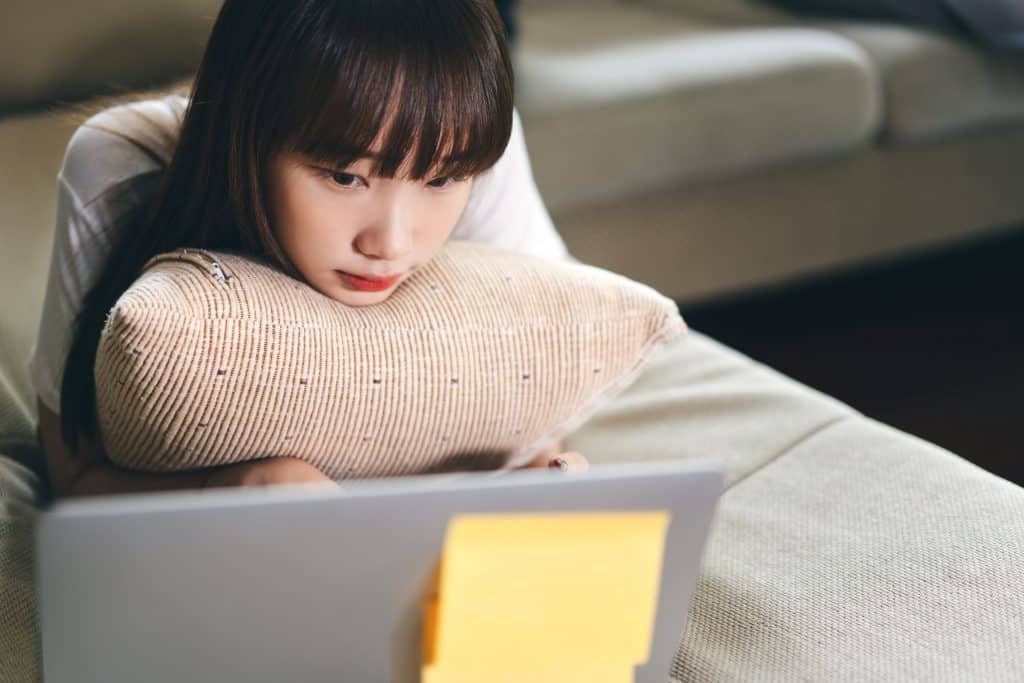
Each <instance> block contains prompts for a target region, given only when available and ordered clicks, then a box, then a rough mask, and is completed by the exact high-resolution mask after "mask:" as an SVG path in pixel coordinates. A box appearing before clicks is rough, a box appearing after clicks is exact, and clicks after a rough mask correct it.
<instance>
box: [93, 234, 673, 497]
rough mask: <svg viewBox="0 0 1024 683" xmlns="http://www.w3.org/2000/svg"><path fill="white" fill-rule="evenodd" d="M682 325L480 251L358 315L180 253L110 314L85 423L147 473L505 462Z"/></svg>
mask: <svg viewBox="0 0 1024 683" xmlns="http://www.w3.org/2000/svg"><path fill="white" fill-rule="evenodd" d="M685 329H686V327H685V325H684V323H683V321H682V319H681V318H680V316H679V312H678V310H677V308H676V306H675V304H674V303H673V302H672V301H671V300H669V299H667V298H665V297H664V296H662V295H660V294H658V293H657V292H655V291H654V290H652V289H651V288H649V287H647V286H645V285H642V284H639V283H637V282H634V281H632V280H629V279H627V278H625V277H622V276H620V275H616V274H614V273H610V272H608V271H605V270H601V269H599V268H595V267H592V266H587V265H582V264H575V263H566V262H555V261H548V260H545V259H541V258H538V257H532V256H526V255H524V254H521V253H518V252H512V251H507V250H503V249H498V248H496V247H491V246H487V245H482V244H478V243H471V242H455V241H453V242H449V243H447V244H446V245H445V247H444V248H443V249H442V250H441V251H440V252H439V253H438V254H437V255H436V256H435V257H434V258H433V259H432V260H431V261H430V262H428V263H427V264H426V265H425V266H423V267H422V268H420V269H419V270H418V271H416V272H414V273H413V274H412V275H411V276H409V278H408V279H407V280H406V281H405V282H403V283H402V284H401V285H399V287H398V288H397V289H396V290H395V291H394V292H393V293H392V295H391V296H390V297H389V298H388V299H387V300H385V301H384V302H382V303H380V304H376V305H373V306H365V307H351V306H347V305H345V304H342V303H339V302H337V301H335V300H333V299H331V298H329V297H327V296H324V295H323V294H321V293H319V292H318V291H316V290H315V289H313V288H312V287H310V286H308V285H306V284H304V283H301V282H299V281H298V280H295V279H293V278H291V277H289V276H287V275H285V274H284V273H283V272H281V271H280V270H278V269H276V268H274V267H272V266H270V265H268V264H266V263H265V262H262V261H259V260H256V259H254V258H250V257H244V256H241V255H237V254H232V253H227V252H209V251H199V250H194V249H181V250H178V251H176V252H170V253H167V254H161V255H158V256H155V257H154V258H153V259H151V260H150V261H149V262H148V263H147V264H146V266H145V267H144V269H143V272H142V274H141V275H140V277H139V278H138V280H136V282H135V283H134V284H133V285H132V286H131V287H130V288H129V289H128V290H127V291H126V292H125V293H124V294H123V295H122V296H121V298H120V299H119V300H118V301H117V303H116V304H115V305H114V307H113V308H112V309H111V312H110V315H109V316H108V318H107V322H106V325H105V326H104V330H103V333H102V336H101V339H100V344H99V349H98V355H97V358H96V365H95V380H96V398H97V412H98V417H99V424H100V430H101V436H102V440H103V443H104V446H105V447H106V450H107V453H108V454H109V456H110V458H111V460H112V461H113V462H114V463H116V464H118V465H121V466H123V467H126V468H130V469H138V470H147V471H152V472H159V471H169V470H184V469H193V468H201V467H208V466H215V465H222V464H227V463H236V462H241V461H245V460H250V459H255V458H262V457H267V456H294V457H298V458H302V459H304V460H306V461H308V462H310V463H311V464H313V465H315V466H316V467H318V468H319V469H320V470H321V471H323V472H324V473H325V474H327V475H328V476H330V477H332V478H334V479H346V478H367V477H381V476H394V475H404V474H418V473H427V472H437V471H444V470H451V469H492V468H513V467H518V466H520V465H522V464H525V463H526V462H527V461H529V460H530V459H532V458H533V457H534V456H535V455H536V454H537V453H538V452H540V450H542V449H544V448H546V447H547V446H548V445H550V444H551V443H552V442H553V441H554V440H556V439H559V438H561V437H562V436H564V435H565V434H567V433H568V432H570V431H571V430H573V429H574V428H575V427H577V426H578V425H579V424H580V423H581V422H583V421H584V420H585V419H586V418H587V417H588V416H590V415H591V414H592V413H593V412H594V411H595V410H596V409H597V408H598V407H599V405H600V404H601V402H602V401H604V400H605V399H607V398H609V397H610V396H612V395H614V394H615V393H617V392H618V391H619V390H621V389H622V388H624V387H625V386H626V384H628V383H629V382H630V381H631V380H632V379H633V378H634V377H635V375H636V373H637V372H638V370H639V369H640V367H641V366H642V365H643V363H644V362H645V361H646V359H647V358H648V356H649V355H650V354H651V352H652V350H653V349H654V348H655V347H657V346H658V345H659V344H661V343H663V342H665V341H667V340H669V339H671V338H673V337H676V336H678V335H681V334H683V333H684V332H685Z"/></svg>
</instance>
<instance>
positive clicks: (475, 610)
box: [422, 510, 670, 683]
mask: <svg viewBox="0 0 1024 683" xmlns="http://www.w3.org/2000/svg"><path fill="white" fill-rule="evenodd" d="M669 520H670V515H669V513H668V511H666V510H655V511H623V512H586V513H575V512H573V513H542V514H541V513H526V514H501V515H498V514H474V515H460V516H456V517H454V518H452V520H451V522H450V523H449V525H448V532H447V535H446V538H445V545H444V550H443V552H442V558H441V565H440V574H439V578H438V588H437V594H436V595H435V596H432V597H431V598H430V599H429V600H428V602H427V604H426V605H425V606H424V637H423V663H424V666H423V670H422V681H423V683H463V682H466V683H468V682H469V681H477V682H478V681H482V680H487V681H491V682H493V683H502V682H503V681H505V680H506V678H507V680H508V681H510V682H511V681H523V680H529V681H532V682H533V683H541V682H542V681H548V680H551V681H566V680H587V681H593V682H595V683H605V682H607V683H625V682H626V681H630V680H632V676H633V668H634V667H635V666H636V665H637V664H642V663H643V662H646V661H647V658H648V657H649V656H650V646H651V635H652V631H653V627H654V617H655V612H656V609H657V598H658V586H659V583H660V579H661V566H662V561H663V557H664V547H665V533H666V531H667V529H668V524H669Z"/></svg>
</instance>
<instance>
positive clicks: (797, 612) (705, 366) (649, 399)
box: [566, 332, 1024, 682]
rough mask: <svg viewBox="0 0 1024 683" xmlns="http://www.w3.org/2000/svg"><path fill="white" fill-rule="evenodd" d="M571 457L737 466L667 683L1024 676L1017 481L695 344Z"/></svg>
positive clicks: (605, 416)
mask: <svg viewBox="0 0 1024 683" xmlns="http://www.w3.org/2000/svg"><path fill="white" fill-rule="evenodd" d="M566 445H567V447H569V448H572V449H574V450H579V451H580V452H582V453H583V454H584V455H586V456H587V457H588V458H590V459H591V460H592V461H595V462H623V461H633V460H648V459H662V458H664V459H671V458H685V459H709V460H713V461H717V462H720V463H722V464H723V465H724V467H725V469H726V473H727V484H728V487H729V488H728V490H727V492H726V493H725V495H724V496H723V497H722V499H721V501H720V504H719V508H718V515H717V518H716V522H715V525H714V527H713V530H712V534H711V538H710V541H709V545H708V549H707V552H706V555H705V560H704V566H703V570H702V573H701V577H700V580H699V582H698V586H697V593H696V595H695V598H694V602H693V605H692V607H691V610H690V615H689V619H688V622H687V629H686V632H685V634H684V635H683V638H682V640H681V643H680V648H679V651H678V654H677V657H676V659H675V662H674V663H673V680H676V681H679V682H682V681H687V682H689V681H709V682H710V681H757V680H793V681H797V680H806V681H823V680H837V681H838V680H871V681H891V680H910V679H913V680H950V681H953V680H986V681H1018V680H1024V631H1022V630H1021V626H1020V624H1021V622H1020V615H1021V614H1024V572H1021V571H1020V567H1021V566H1022V563H1024V536H1022V532H1021V523H1020V520H1021V519H1024V491H1022V490H1021V489H1020V488H1019V487H1017V486H1015V485H1013V484H1011V483H1009V482H1007V481H1005V480H1003V479H1000V478H998V477H996V476H994V475H992V474H989V473H987V472H984V471H983V470H981V469H979V468H977V467H975V466H974V465H971V464H969V463H967V462H966V461H964V460H962V459H960V458H958V457H956V456H954V455H952V454H950V453H948V452H946V451H943V450H942V449H939V448H938V447H936V446H933V445H931V444H928V443H925V442H923V441H921V440H919V439H916V438H914V437H912V436H909V435H907V434H904V433H901V432H899V431H897V430H894V429H892V428H889V427H885V426H884V425H881V424H878V423H876V422H874V421H872V420H869V419H867V418H865V417H863V416H862V415H860V414H859V413H857V412H855V411H853V410H851V409H850V408H849V407H846V406H844V405H843V404H841V403H838V402H836V401H834V400H832V399H829V398H827V397H825V396H822V395H821V394H819V393H817V392H815V391H813V390H811V389H808V388H806V387H804V386H802V385H800V384H798V383H796V382H794V381H792V380H789V379H787V378H785V377H783V376H781V375H779V374H778V373H775V372H773V371H771V370H769V369H767V368H765V367H764V366H762V365H760V364H758V363H755V362H753V361H751V360H749V359H747V358H745V357H744V356H741V355H740V354H738V353H736V352H734V351H730V350H728V349H725V348H723V347H722V346H721V345H719V344H717V343H715V342H713V341H711V340H709V339H707V338H706V337H703V336H702V335H700V334H699V333H696V332H691V334H690V335H689V336H688V337H687V338H685V339H682V340H679V341H677V342H675V343H673V344H671V345H669V346H667V347H665V348H664V349H663V350H662V351H661V352H659V354H658V356H657V357H656V358H655V359H653V360H652V362H651V364H650V365H649V366H648V367H647V368H646V369H645V371H644V372H643V374H642V375H641V376H640V377H639V379H638V380H637V381H636V382H635V383H634V384H633V385H631V386H630V387H629V388H628V389H626V390H625V391H624V392H623V393H622V394H620V395H619V396H617V397H616V398H615V399H614V400H613V401H611V402H610V403H609V404H608V405H607V406H605V407H604V408H603V409H602V410H600V411H599V412H598V413H597V414H595V415H594V417H593V418H592V419H591V420H590V421H588V422H587V423H586V424H585V425H583V426H582V427H581V428H580V429H579V430H577V431H576V432H575V433H574V434H572V435H571V436H570V437H569V438H568V439H567V440H566ZM1014 653H1016V654H1014Z"/></svg>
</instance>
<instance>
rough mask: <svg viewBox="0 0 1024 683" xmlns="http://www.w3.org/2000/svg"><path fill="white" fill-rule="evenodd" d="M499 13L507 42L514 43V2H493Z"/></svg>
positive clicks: (498, 0) (507, 0)
mask: <svg viewBox="0 0 1024 683" xmlns="http://www.w3.org/2000/svg"><path fill="white" fill-rule="evenodd" d="M494 4H496V5H497V6H498V11H499V12H501V20H502V21H504V22H505V30H506V31H508V39H509V42H512V41H515V39H516V33H517V26H516V0H494Z"/></svg>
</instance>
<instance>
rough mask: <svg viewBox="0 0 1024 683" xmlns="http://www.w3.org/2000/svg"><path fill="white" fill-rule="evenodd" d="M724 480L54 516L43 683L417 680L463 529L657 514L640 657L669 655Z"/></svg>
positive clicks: (534, 481)
mask: <svg viewBox="0 0 1024 683" xmlns="http://www.w3.org/2000/svg"><path fill="white" fill-rule="evenodd" d="M721 489H722V474H721V472H720V470H719V469H718V468H717V467H716V466H712V465H702V464H693V463H681V462H672V463H666V462H657V463H630V464H615V465H593V466H591V468H590V469H589V470H588V471H586V472H572V473H568V474H566V473H561V472H558V471H553V470H551V471H548V470H529V471H517V472H514V473H512V474H507V473H506V474H496V473H465V474H457V475H444V474H442V475H430V476H421V477H405V478H392V479H380V480H364V481H353V482H345V483H344V484H343V486H342V488H341V490H337V489H335V488H333V487H322V488H321V487H291V486H281V487H271V488H265V489H215V490H207V491H185V492H164V493H152V494H126V495H119V496H109V497H102V498H88V499H77V500H66V501H58V502H57V503H56V504H55V505H54V506H53V507H52V508H50V509H48V510H46V511H44V512H43V513H42V514H41V516H40V518H39V523H38V527H37V536H36V538H37V563H36V572H37V587H38V588H37V589H38V591H39V612H40V627H41V632H42V651H43V670H44V676H45V680H46V681H48V682H50V683H63V682H64V681H76V682H77V681H86V680H95V681H105V682H108V683H128V682H132V683H135V682H136V681H154V682H155V681H175V682H178V681H219V682H222V683H229V682H233V681H239V682H242V681H245V682H246V683H255V682H258V681H268V682H271V681H273V682H275V683H277V682H279V681H282V680H288V681H292V682H294V683H301V682H304V681H310V682H312V681H318V682H319V681H327V680H333V681H359V682H369V681H417V680H418V678H419V667H420V648H419V639H420V626H421V614H422V609H421V608H422V597H423V594H424V590H425V587H426V584H427V582H428V581H429V580H430V578H431V575H432V573H433V571H434V568H435V566H436V562H437V558H438V556H439V553H440V551H441V549H442V546H443V543H444V537H445V531H446V527H447V524H448V521H449V519H450V518H451V517H452V515H453V514H457V513H473V512H481V513H493V512H510V513H512V512H541V511H552V512H554V511H601V510H626V511H628V510H652V509H663V510H668V511H669V512H670V514H671V521H670V524H669V527H668V531H667V535H666V539H665V553H664V560H663V566H662V573H661V584H660V589H659V593H658V595H659V597H658V608H657V613H656V618H655V625H654V631H653V639H652V644H651V657H650V659H649V660H648V662H647V663H646V664H645V665H642V666H640V667H637V670H636V679H635V680H636V681H638V682H651V683H654V682H657V683H664V681H665V680H667V678H668V672H669V668H670V665H671V662H672V660H673V657H674V655H675V651H676V648H677V647H678V643H679V639H680V636H681V633H682V630H683V625H684V622H685V618H686V613H687V610H688V608H689V604H690V601H691V598H692V596H693V591H694V587H695V584H696V577H697V572H698V570H699V567H700V562H701V557H702V553H703V548H704V545H705V541H706V538H707V535H708V531H709V528H710V524H711V520H712V516H713V513H714V509H715V505H716V501H717V498H718V496H719V494H720V492H721Z"/></svg>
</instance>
